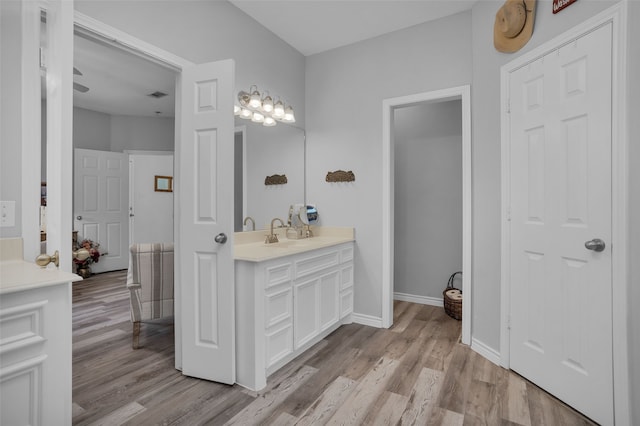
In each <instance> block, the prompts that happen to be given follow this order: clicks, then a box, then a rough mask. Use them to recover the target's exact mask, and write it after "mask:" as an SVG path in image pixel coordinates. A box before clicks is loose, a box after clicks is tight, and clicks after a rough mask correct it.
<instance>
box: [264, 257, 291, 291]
mask: <svg viewBox="0 0 640 426" xmlns="http://www.w3.org/2000/svg"><path fill="white" fill-rule="evenodd" d="M264 273H265V277H264V279H265V288H271V287H273V286H276V285H278V284H282V283H284V282H287V281H291V279H292V278H293V268H292V265H291V262H287V263H281V264H278V265H273V266H267V267H266V268H265V270H264Z"/></svg>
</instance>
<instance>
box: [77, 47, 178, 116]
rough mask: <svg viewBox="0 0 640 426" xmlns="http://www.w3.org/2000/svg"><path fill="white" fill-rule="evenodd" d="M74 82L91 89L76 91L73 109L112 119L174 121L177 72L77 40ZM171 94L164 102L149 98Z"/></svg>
mask: <svg viewBox="0 0 640 426" xmlns="http://www.w3.org/2000/svg"><path fill="white" fill-rule="evenodd" d="M73 42H74V53H73V65H74V67H75V68H77V69H78V70H79V71H80V72H81V73H82V75H74V76H73V81H74V82H75V83H78V84H82V85H83V86H86V87H88V88H89V91H88V92H86V93H80V92H78V91H76V90H74V91H73V105H74V106H75V107H79V108H85V109H89V110H93V111H98V112H103V113H106V114H111V115H135V116H147V117H155V116H159V117H173V116H174V105H175V78H176V74H175V72H174V71H171V70H169V69H168V68H165V67H163V66H160V65H158V64H156V63H153V62H151V61H149V60H147V59H143V58H141V57H139V56H136V55H134V54H132V53H129V52H126V51H124V50H122V49H118V48H115V47H113V46H110V45H107V44H103V43H99V42H97V41H94V40H88V39H86V38H83V37H82V36H78V35H76V36H75V37H74V41H73ZM156 91H158V92H163V93H167V96H165V97H163V98H155V97H152V96H149V94H151V93H154V92H156Z"/></svg>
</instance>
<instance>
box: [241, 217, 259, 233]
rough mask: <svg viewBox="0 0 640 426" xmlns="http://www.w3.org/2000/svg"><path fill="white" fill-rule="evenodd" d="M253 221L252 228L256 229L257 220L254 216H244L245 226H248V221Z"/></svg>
mask: <svg viewBox="0 0 640 426" xmlns="http://www.w3.org/2000/svg"><path fill="white" fill-rule="evenodd" d="M248 221H251V228H252V229H251V230H252V231H255V230H256V221H255V220H253V218H252V217H251V216H247V217H245V218H244V226H247V222H248Z"/></svg>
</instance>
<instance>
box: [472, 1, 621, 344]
mask: <svg viewBox="0 0 640 426" xmlns="http://www.w3.org/2000/svg"><path fill="white" fill-rule="evenodd" d="M502 3H503V2H501V1H493V0H492V1H489V0H487V1H480V2H478V3H476V5H475V6H474V8H473V22H472V25H471V26H472V28H473V34H472V37H471V45H472V47H473V84H472V86H471V90H472V93H471V110H472V111H473V114H472V130H471V134H472V144H473V154H472V165H473V229H474V233H473V278H472V281H473V286H474V290H473V306H472V315H473V330H472V334H473V337H474V338H476V339H479V340H480V341H482V342H483V343H484V344H486V345H488V346H489V347H491V348H494V349H495V350H496V351H499V349H500V268H501V265H500V238H499V236H500V232H501V231H500V96H499V95H500V67H501V66H502V65H504V64H506V63H508V62H510V61H512V60H513V59H515V58H517V57H518V56H521V55H522V54H524V53H526V52H528V51H530V50H532V49H533V48H535V47H537V46H539V45H541V44H543V43H544V42H546V41H548V40H550V39H552V38H554V37H555V36H557V35H559V34H560V33H562V32H564V31H566V30H568V29H570V28H571V27H573V26H575V25H577V24H579V23H581V22H584V21H585V20H586V19H587V18H589V17H591V16H593V15H596V14H597V13H599V12H601V11H603V10H604V9H606V8H607V7H609V6H611V5H613V4H614V3H616V2H614V1H579V2H576V3H575V4H572V5H571V7H569V8H568V9H566V10H564V11H562V12H560V13H559V14H557V15H553V14H552V13H551V10H550V9H551V5H550V3H545V2H538V10H537V13H536V21H535V28H534V33H533V36H532V37H531V40H530V41H529V43H528V44H527V45H526V46H525V47H524V48H523V49H522V50H520V51H519V52H517V53H515V54H505V53H500V52H497V51H496V50H495V49H494V47H493V23H494V21H495V14H496V10H498V8H499V7H500V5H501V4H502Z"/></svg>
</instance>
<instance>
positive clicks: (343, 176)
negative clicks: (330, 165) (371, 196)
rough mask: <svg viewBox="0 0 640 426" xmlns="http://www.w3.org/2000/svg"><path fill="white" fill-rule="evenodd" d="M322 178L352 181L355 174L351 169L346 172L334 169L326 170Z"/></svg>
mask: <svg viewBox="0 0 640 426" xmlns="http://www.w3.org/2000/svg"><path fill="white" fill-rule="evenodd" d="M324 180H326V181H327V182H354V181H355V180H356V175H355V174H353V172H352V171H351V170H349V171H348V172H345V171H344V170H336V171H335V172H327V177H326V178H325V179H324Z"/></svg>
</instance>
